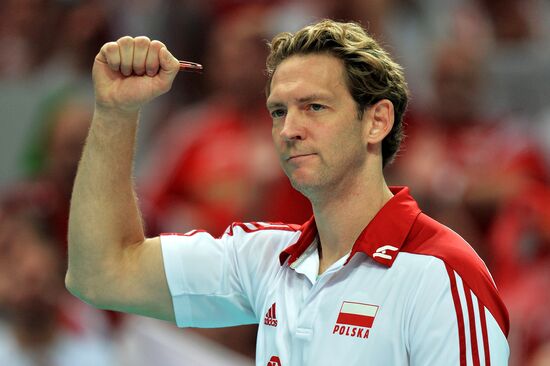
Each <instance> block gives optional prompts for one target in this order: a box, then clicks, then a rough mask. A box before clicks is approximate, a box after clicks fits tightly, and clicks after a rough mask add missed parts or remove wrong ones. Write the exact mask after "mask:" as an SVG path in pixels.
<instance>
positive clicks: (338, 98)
mask: <svg viewBox="0 0 550 366" xmlns="http://www.w3.org/2000/svg"><path fill="white" fill-rule="evenodd" d="M267 108H268V110H269V113H270V114H271V116H272V118H273V129H272V135H273V140H274V142H275V147H276V149H277V152H278V154H279V158H280V161H281V165H282V167H283V170H284V171H285V173H286V174H287V176H288V177H289V179H290V181H291V183H292V185H293V186H294V188H296V189H297V190H298V191H300V192H302V193H303V194H304V195H306V196H307V197H308V198H310V199H311V198H314V196H316V195H317V194H319V193H322V192H325V193H330V192H331V191H332V192H335V190H336V189H342V188H344V189H345V188H346V186H347V185H350V184H353V183H354V181H355V180H356V179H361V176H362V174H363V173H365V167H366V164H365V162H366V159H367V144H366V142H365V141H366V139H365V138H364V131H365V123H366V122H365V121H364V120H358V118H357V107H356V103H355V101H354V100H353V98H352V96H351V94H350V92H349V90H348V88H347V85H346V81H345V69H344V65H343V62H342V61H341V60H339V59H337V58H336V57H334V56H331V55H327V54H312V55H300V56H292V57H290V58H288V59H286V60H285V61H283V62H282V63H281V64H280V65H279V66H278V67H277V69H276V71H275V73H274V75H273V78H272V81H271V93H270V95H269V97H268V99H267ZM365 115H366V114H365ZM335 193H336V192H335Z"/></svg>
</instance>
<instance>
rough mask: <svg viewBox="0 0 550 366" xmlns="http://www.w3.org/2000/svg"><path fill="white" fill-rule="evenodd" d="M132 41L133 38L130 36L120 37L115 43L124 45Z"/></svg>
mask: <svg viewBox="0 0 550 366" xmlns="http://www.w3.org/2000/svg"><path fill="white" fill-rule="evenodd" d="M133 42H134V39H133V38H132V37H130V36H124V37H121V38H119V39H118V40H117V41H116V43H118V44H119V45H121V46H126V45H129V44H132V43H133Z"/></svg>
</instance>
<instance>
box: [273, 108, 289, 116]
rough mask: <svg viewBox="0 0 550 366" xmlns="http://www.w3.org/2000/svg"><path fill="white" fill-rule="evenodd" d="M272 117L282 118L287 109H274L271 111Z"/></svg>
mask: <svg viewBox="0 0 550 366" xmlns="http://www.w3.org/2000/svg"><path fill="white" fill-rule="evenodd" d="M270 114H271V118H282V117H284V116H285V114H286V111H285V110H284V109H283V108H279V109H274V110H272V111H271V112H270Z"/></svg>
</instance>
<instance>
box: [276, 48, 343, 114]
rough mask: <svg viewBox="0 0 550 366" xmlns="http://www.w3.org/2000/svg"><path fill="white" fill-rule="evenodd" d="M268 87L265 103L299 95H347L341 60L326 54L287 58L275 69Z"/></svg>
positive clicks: (298, 96)
mask: <svg viewBox="0 0 550 366" xmlns="http://www.w3.org/2000/svg"><path fill="white" fill-rule="evenodd" d="M270 89H271V92H270V95H269V97H268V104H269V103H270V102H271V101H273V100H275V101H278V100H279V99H286V98H300V97H301V96H302V94H319V93H320V94H324V95H327V96H331V97H338V96H345V95H348V96H350V97H351V95H350V94H349V91H348V88H347V84H346V79H345V68H344V63H343V61H342V60H340V59H338V58H336V57H334V56H332V55H329V54H312V55H295V56H291V57H289V58H287V59H286V60H284V61H283V62H281V64H280V65H279V66H278V67H277V69H276V70H275V72H274V74H273V78H272V80H271V88H270Z"/></svg>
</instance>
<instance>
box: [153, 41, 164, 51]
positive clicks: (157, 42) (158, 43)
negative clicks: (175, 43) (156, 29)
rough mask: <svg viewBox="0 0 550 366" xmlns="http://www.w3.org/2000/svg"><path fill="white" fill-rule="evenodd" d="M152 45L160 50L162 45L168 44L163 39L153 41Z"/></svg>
mask: <svg viewBox="0 0 550 366" xmlns="http://www.w3.org/2000/svg"><path fill="white" fill-rule="evenodd" d="M150 47H152V48H155V49H158V50H160V49H161V48H162V47H166V46H165V45H164V43H162V42H161V41H157V40H154V41H151V46H150Z"/></svg>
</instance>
